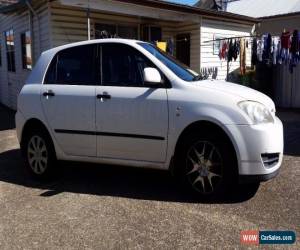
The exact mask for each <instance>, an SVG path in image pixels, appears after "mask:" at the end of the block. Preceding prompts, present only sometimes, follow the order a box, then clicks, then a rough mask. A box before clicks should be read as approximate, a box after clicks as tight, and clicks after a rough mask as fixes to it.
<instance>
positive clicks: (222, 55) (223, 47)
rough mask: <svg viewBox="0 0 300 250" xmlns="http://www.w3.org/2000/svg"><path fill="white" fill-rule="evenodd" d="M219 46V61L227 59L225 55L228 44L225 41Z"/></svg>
mask: <svg viewBox="0 0 300 250" xmlns="http://www.w3.org/2000/svg"><path fill="white" fill-rule="evenodd" d="M220 44H221V46H220V48H221V49H220V53H219V57H220V59H221V60H222V59H226V58H227V53H228V43H227V41H225V40H224V41H222V42H221V43H220Z"/></svg>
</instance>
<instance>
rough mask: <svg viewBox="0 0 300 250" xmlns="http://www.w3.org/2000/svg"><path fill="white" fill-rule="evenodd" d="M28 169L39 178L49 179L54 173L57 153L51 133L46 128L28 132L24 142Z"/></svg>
mask: <svg viewBox="0 0 300 250" xmlns="http://www.w3.org/2000/svg"><path fill="white" fill-rule="evenodd" d="M22 153H23V157H24V160H25V166H26V170H27V171H28V172H29V173H30V174H31V175H32V176H33V177H34V178H37V179H47V178H49V177H51V176H52V175H53V173H54V169H55V165H56V162H57V160H56V154H55V150H54V146H53V143H52V140H51V137H50V135H49V134H48V133H47V131H45V130H44V129H35V130H33V131H31V132H30V133H28V134H27V135H26V136H25V138H24V142H23V143H22Z"/></svg>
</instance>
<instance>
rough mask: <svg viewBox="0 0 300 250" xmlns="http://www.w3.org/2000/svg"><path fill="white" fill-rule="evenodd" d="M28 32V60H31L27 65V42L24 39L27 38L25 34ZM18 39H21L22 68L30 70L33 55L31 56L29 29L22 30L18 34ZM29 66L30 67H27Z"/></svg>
mask: <svg viewBox="0 0 300 250" xmlns="http://www.w3.org/2000/svg"><path fill="white" fill-rule="evenodd" d="M28 33H29V36H28V37H29V38H30V43H28V44H29V46H30V60H31V64H30V65H28V64H27V52H28V51H27V43H26V41H27V40H26V39H27V34H28ZM20 40H21V59H22V69H25V70H29V71H31V70H32V68H33V57H32V36H31V31H30V30H26V31H24V32H22V33H21V34H20ZM29 66H30V67H29Z"/></svg>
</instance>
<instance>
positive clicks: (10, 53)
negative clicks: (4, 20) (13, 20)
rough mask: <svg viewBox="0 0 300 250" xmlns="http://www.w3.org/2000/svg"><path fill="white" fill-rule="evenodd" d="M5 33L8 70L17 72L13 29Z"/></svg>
mask: <svg viewBox="0 0 300 250" xmlns="http://www.w3.org/2000/svg"><path fill="white" fill-rule="evenodd" d="M4 35H5V44H6V58H7V70H8V71H11V72H16V63H15V42H14V31H13V29H10V30H8V31H6V32H4Z"/></svg>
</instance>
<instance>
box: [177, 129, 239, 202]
mask: <svg viewBox="0 0 300 250" xmlns="http://www.w3.org/2000/svg"><path fill="white" fill-rule="evenodd" d="M177 159H178V160H177V163H176V165H177V166H176V167H177V168H180V170H181V171H180V175H181V178H182V179H183V181H184V183H185V185H186V186H188V187H189V189H191V190H193V191H194V192H196V193H197V194H198V196H200V197H202V198H208V199H210V198H216V197H219V196H222V195H226V193H227V191H229V189H230V187H232V184H235V183H236V180H237V178H236V177H237V163H236V160H235V154H234V151H233V150H232V146H231V145H230V143H228V142H227V141H226V140H224V139H223V140H222V139H218V138H215V137H213V136H209V135H206V136H201V135H198V136H197V135H196V136H190V137H188V138H186V140H185V142H184V145H183V147H182V149H181V150H180V152H179V156H178V158H177Z"/></svg>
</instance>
